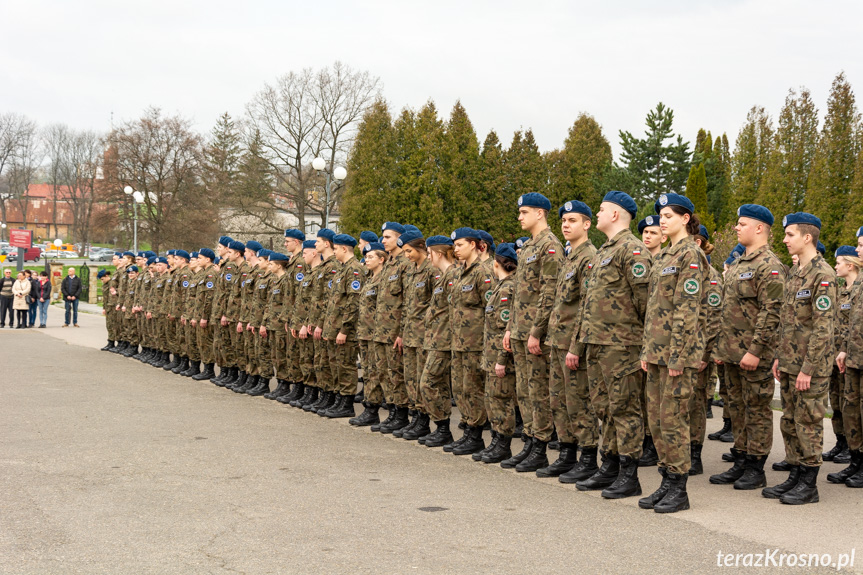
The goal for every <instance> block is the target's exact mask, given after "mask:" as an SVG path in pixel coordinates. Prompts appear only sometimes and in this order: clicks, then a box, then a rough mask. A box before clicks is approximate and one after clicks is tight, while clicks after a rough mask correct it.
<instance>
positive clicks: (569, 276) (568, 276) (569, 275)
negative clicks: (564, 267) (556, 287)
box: [564, 272, 575, 279]
mask: <svg viewBox="0 0 863 575" xmlns="http://www.w3.org/2000/svg"><path fill="white" fill-rule="evenodd" d="M574 275H575V272H567V274H566V277H565V278H564V279H570V278H571V277H572V276H574Z"/></svg>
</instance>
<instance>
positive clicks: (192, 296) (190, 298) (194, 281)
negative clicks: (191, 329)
mask: <svg viewBox="0 0 863 575" xmlns="http://www.w3.org/2000/svg"><path fill="white" fill-rule="evenodd" d="M190 271H191V270H190ZM200 280H201V270H198V271H192V274H191V275H190V276H189V287H187V288H186V293H185V301H184V302H183V315H184V316H186V319H187V320H189V321H191V320H193V319H201V318H200V317H199V316H198V310H197V308H196V304H197V303H198V297H197V296H198V282H200Z"/></svg>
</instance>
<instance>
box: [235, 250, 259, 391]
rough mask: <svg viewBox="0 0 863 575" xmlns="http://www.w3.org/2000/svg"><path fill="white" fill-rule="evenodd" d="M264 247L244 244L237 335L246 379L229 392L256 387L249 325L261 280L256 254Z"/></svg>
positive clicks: (252, 337)
mask: <svg viewBox="0 0 863 575" xmlns="http://www.w3.org/2000/svg"><path fill="white" fill-rule="evenodd" d="M263 249H264V246H262V245H261V243H260V242H257V241H255V240H250V241H248V242H246V254H245V255H246V266H248V267H247V269H245V270H242V269H241V270H240V288H239V291H238V292H237V297H238V298H239V300H240V301H239V304H238V306H239V307H238V312H237V334H238V336H239V339H238V346H239V349H240V357H241V360H240V365H241V366H242V370H243V373H245V374H246V379H245V380H244V381H243V383H242V385H241V384H240V383H239V382H238V383H237V384H236V385H234V386H233V387H232V388H231V390H232V391H234V392H236V393H245V392H247V391H249V390H250V389H253V388H255V387H256V386H257V385H258V381H259V380H260V377H259V375H258V373H257V361H256V357H255V336H254V333H253V332H252V330H253V329H254V326H253V325H252V323H251V320H252V314H253V309H252V308H253V302H254V299H255V297H256V296H257V292H256V289H257V283H258V280H259V279H260V278H261V274H262V273H263V270H261V258H260V257H259V256H258V254H260V253H261V250H263Z"/></svg>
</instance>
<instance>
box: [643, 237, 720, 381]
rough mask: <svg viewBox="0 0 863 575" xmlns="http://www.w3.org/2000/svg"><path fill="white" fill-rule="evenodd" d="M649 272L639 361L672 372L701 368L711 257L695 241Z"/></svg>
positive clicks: (674, 249)
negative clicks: (705, 290) (705, 292)
mask: <svg viewBox="0 0 863 575" xmlns="http://www.w3.org/2000/svg"><path fill="white" fill-rule="evenodd" d="M654 263H655V265H654V266H653V269H651V270H650V292H649V293H650V297H649V299H648V301H647V312H646V314H645V317H644V347H643V349H642V350H641V360H642V361H646V362H647V363H652V364H655V365H665V366H668V369H681V370H682V369H683V368H686V367H691V368H698V367H700V365H701V361H702V358H703V357H704V340H705V337H706V336H707V333H706V332H707V330H706V326H707V310H706V309H705V306H704V305H703V302H705V299H706V298H705V295H704V289H705V288H704V284H705V281H707V282H709V277H710V273H709V272H708V270H707V267H708V265H709V264H708V263H707V256H706V255H704V252H703V251H702V250H701V248H699V247H698V245H697V244H696V243H695V240H694V239H692V237H691V236H687V237H686V238H684V239H682V240H680V241H679V242H677V243H676V244H674V245H670V246H668V247H667V248H665V250H663V253H662V257H661V258H659V259H658V260H657V261H656V262H654Z"/></svg>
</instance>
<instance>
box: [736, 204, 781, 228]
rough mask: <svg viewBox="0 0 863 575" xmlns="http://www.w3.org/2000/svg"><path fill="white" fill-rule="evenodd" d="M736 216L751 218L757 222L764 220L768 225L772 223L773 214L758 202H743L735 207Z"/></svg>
mask: <svg viewBox="0 0 863 575" xmlns="http://www.w3.org/2000/svg"><path fill="white" fill-rule="evenodd" d="M737 217H738V218H752V219H753V220H758V221H759V222H764V223H765V224H767V225H768V226H772V225H773V221H774V220H773V214H772V213H771V212H770V210H768V209H767V208H765V207H764V206H759V205H758V204H743V205H742V206H740V207H739V208H737Z"/></svg>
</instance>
